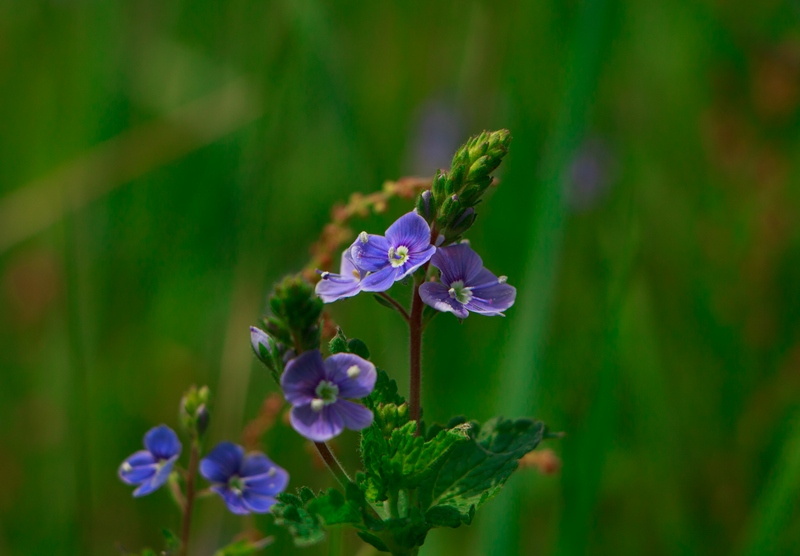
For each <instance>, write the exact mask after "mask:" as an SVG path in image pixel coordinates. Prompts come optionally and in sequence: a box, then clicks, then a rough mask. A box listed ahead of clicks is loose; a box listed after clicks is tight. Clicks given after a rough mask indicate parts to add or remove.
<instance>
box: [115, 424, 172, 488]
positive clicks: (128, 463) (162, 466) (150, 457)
mask: <svg viewBox="0 0 800 556" xmlns="http://www.w3.org/2000/svg"><path fill="white" fill-rule="evenodd" d="M144 447H145V449H144V450H139V451H138V452H136V453H134V454H133V455H132V456H130V457H129V458H128V459H126V460H125V461H123V462H122V465H120V466H119V471H118V474H119V478H120V479H122V480H123V481H124V482H126V483H128V484H129V485H139V486H138V488H137V489H136V490H134V491H133V495H134V496H144V495H146V494H150V493H151V492H153V491H155V490H157V489H158V488H159V487H160V486H161V485H163V484H164V483H166V482H167V479H169V474H170V473H172V468H173V467H174V466H175V462H176V461H177V459H178V456H179V455H180V453H181V442H180V440H178V435H177V434H175V431H173V430H172V429H171V428H169V427H168V426H166V425H159V426H157V427H154V428H152V429H150V430H149V431H147V433H146V434H145V435H144Z"/></svg>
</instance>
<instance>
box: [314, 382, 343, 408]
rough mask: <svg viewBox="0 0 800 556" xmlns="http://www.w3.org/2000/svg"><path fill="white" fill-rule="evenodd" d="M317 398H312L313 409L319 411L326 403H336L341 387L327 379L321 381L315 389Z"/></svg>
mask: <svg viewBox="0 0 800 556" xmlns="http://www.w3.org/2000/svg"><path fill="white" fill-rule="evenodd" d="M314 393H315V394H316V395H317V397H316V398H314V399H313V400H311V409H313V410H314V411H316V412H317V413H319V412H320V411H322V408H323V407H325V406H326V405H330V404H332V403H334V402H335V401H336V400H337V398H338V396H339V387H338V386H336V385H335V384H334V383H333V382H328V381H327V380H323V381H320V383H319V384H318V385H317V389H316V390H315V391H314Z"/></svg>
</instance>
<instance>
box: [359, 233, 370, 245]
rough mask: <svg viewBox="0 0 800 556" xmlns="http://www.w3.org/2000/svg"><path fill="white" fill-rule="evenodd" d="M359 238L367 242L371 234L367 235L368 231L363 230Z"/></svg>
mask: <svg viewBox="0 0 800 556" xmlns="http://www.w3.org/2000/svg"><path fill="white" fill-rule="evenodd" d="M358 239H360V240H361V243H367V242H368V241H369V236H368V235H367V232H361V233H360V234H358Z"/></svg>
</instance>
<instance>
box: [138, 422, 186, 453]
mask: <svg viewBox="0 0 800 556" xmlns="http://www.w3.org/2000/svg"><path fill="white" fill-rule="evenodd" d="M144 447H145V448H147V449H148V450H150V453H151V454H153V455H154V456H155V457H157V458H158V459H169V458H171V457H172V456H176V455H178V454H180V453H181V441H180V440H178V435H177V434H175V431H173V430H172V429H171V428H169V427H168V426H167V425H159V426H157V427H153V428H152V429H150V430H149V431H147V434H145V435H144Z"/></svg>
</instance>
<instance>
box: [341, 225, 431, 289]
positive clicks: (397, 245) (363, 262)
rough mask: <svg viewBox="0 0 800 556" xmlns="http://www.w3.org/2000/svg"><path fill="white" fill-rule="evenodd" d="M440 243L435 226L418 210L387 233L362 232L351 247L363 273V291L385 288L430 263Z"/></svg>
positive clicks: (392, 226)
mask: <svg viewBox="0 0 800 556" xmlns="http://www.w3.org/2000/svg"><path fill="white" fill-rule="evenodd" d="M435 252H436V247H434V246H433V245H431V228H430V226H429V225H428V223H427V222H426V221H425V219H424V218H423V217H422V216H420V215H419V214H417V213H416V212H409V213H407V214H405V215H403V216H401V217H400V218H398V219H397V220H396V221H395V222H394V223H393V224H392V225H391V226H389V228H388V229H387V230H386V235H385V236H379V235H375V234H367V232H361V233H360V234H359V236H358V238H357V239H356V241H355V242H353V245H352V246H351V247H350V256H351V257H352V261H353V263H354V264H355V266H356V268H358V269H359V270H360V271H361V272H362V273H364V278H363V279H362V280H361V291H365V292H383V291H386V290H388V289H389V288H391V287H392V284H394V283H395V282H396V281H397V280H401V279H403V278H405V277H406V276H408V275H409V274H411V273H412V272H414V271H415V270H417V269H418V268H419V267H421V266H422V265H424V264H425V263H427V262H428V261H429V260H430V259H431V257H432V256H433V254H434V253H435Z"/></svg>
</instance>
